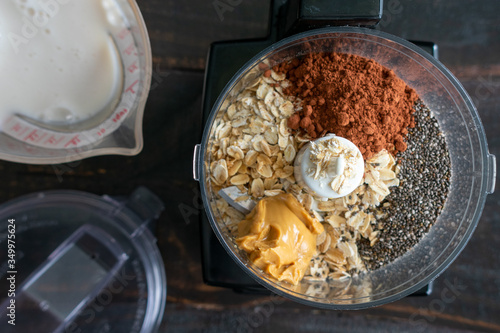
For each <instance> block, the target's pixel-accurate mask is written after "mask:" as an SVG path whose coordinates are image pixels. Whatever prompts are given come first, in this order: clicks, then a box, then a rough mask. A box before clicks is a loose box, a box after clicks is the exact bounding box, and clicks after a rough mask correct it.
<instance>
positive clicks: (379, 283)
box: [194, 27, 496, 309]
mask: <svg viewBox="0 0 500 333" xmlns="http://www.w3.org/2000/svg"><path fill="white" fill-rule="evenodd" d="M321 51H326V52H341V53H350V54H355V55H359V56H363V57H366V58H370V59H373V60H375V61H376V62H378V63H380V64H382V65H383V66H386V67H388V68H389V69H392V70H393V71H394V72H395V73H396V74H397V75H398V76H399V77H400V78H402V79H403V80H404V81H405V82H406V83H407V84H408V85H410V86H411V87H413V88H414V89H415V90H416V91H417V93H418V94H419V95H420V97H421V99H422V100H423V101H424V103H425V104H426V105H427V106H428V107H429V108H430V109H431V110H432V111H433V113H434V116H435V118H436V119H437V121H438V122H439V125H440V127H441V130H442V132H443V133H444V134H445V137H446V142H447V144H448V149H449V153H450V158H451V163H452V166H451V167H452V177H451V185H450V192H449V196H448V199H447V202H446V205H445V207H444V209H443V211H442V213H441V215H440V216H439V218H438V219H437V221H436V223H435V225H434V226H433V227H432V228H431V229H430V231H429V233H428V234H427V235H426V236H425V237H424V238H423V239H422V240H421V241H420V242H419V243H418V244H417V245H416V246H415V247H414V248H413V249H412V250H410V251H409V252H408V253H406V254H405V255H404V256H402V257H401V258H399V259H398V260H396V261H394V262H393V263H391V264H389V265H387V266H385V267H382V268H380V269H377V270H375V271H371V272H367V273H364V274H360V275H359V276H355V277H353V278H352V279H345V280H342V281H338V280H332V281H328V282H310V281H304V280H303V281H302V282H301V283H300V284H299V285H298V286H292V285H289V284H287V283H284V282H279V281H277V280H276V279H274V278H272V277H270V276H269V275H267V274H265V273H264V272H262V271H261V270H260V269H258V268H257V267H256V266H254V265H253V264H252V263H251V262H249V260H248V258H247V255H246V253H244V252H243V251H241V250H239V249H238V246H237V245H236V242H235V240H234V238H233V237H232V236H231V235H230V233H229V231H228V227H227V226H226V225H225V224H224V222H223V221H222V219H221V218H220V216H219V213H218V212H217V211H216V210H215V209H213V207H214V205H213V204H212V203H213V202H214V199H215V196H216V193H214V191H212V188H211V185H210V182H209V177H210V174H209V170H208V167H209V165H210V163H211V162H212V161H211V160H210V154H209V152H210V149H211V147H212V144H213V140H212V139H213V137H214V132H215V126H214V125H213V124H214V122H215V121H216V120H217V119H219V118H221V117H222V116H223V115H224V113H225V112H226V108H227V106H228V105H230V104H231V100H232V99H233V98H234V97H235V96H236V95H237V94H238V93H239V92H240V91H242V89H243V88H244V85H245V84H246V82H251V81H252V78H253V77H256V76H258V75H260V74H261V73H262V70H261V69H259V64H261V63H262V62H263V61H268V62H270V63H271V64H273V65H274V64H279V63H280V62H284V61H288V60H290V59H293V58H295V57H298V56H301V55H305V54H308V53H311V52H321ZM194 172H195V178H198V179H199V181H200V185H201V190H202V194H203V195H202V196H203V200H204V205H205V210H206V212H207V215H208V218H209V221H210V223H211V226H212V228H213V230H214V232H215V234H216V235H217V237H218V238H219V240H220V242H221V243H222V245H223V246H224V248H225V249H226V251H227V252H228V253H229V255H230V256H231V257H232V258H233V259H234V260H235V261H236V262H237V263H238V264H239V266H240V267H241V268H242V269H243V270H244V271H245V272H247V273H248V274H249V275H250V276H252V277H253V278H254V279H255V280H256V281H257V282H259V283H260V284H262V285H263V286H265V287H266V288H268V289H270V290H271V291H273V292H275V293H277V294H279V295H282V296H285V297H288V298H290V299H292V300H295V301H297V302H300V303H303V304H307V305H312V306H317V307H322V308H330V309H360V308H366V307H371V306H377V305H381V304H384V303H388V302H392V301H395V300H397V299H399V298H402V297H404V296H406V295H409V294H411V293H413V292H415V291H416V290H418V289H420V288H422V287H423V286H425V285H426V284H428V283H429V282H430V281H432V280H433V279H434V278H436V276H438V275H439V274H440V273H442V272H443V271H444V270H445V269H446V268H447V267H448V266H449V265H450V264H451V262H452V261H453V260H454V259H455V258H456V257H457V255H458V254H459V253H460V251H462V249H463V248H464V246H465V245H466V243H467V241H468V240H469V238H470V237H471V235H472V232H473V231H474V229H475V227H476V225H477V223H478V221H479V218H480V216H481V212H482V210H483V207H484V203H485V200H486V196H487V194H489V193H492V192H493V190H494V187H495V184H494V182H495V172H496V166H495V157H494V156H493V155H491V154H489V153H488V147H487V142H486V137H485V134H484V129H483V126H482V124H481V121H480V119H479V116H478V113H477V111H476V108H475V107H474V105H473V103H472V101H471V98H470V97H469V96H468V95H467V93H466V92H465V90H464V88H463V87H462V85H461V84H460V83H459V82H458V80H457V79H456V78H455V77H454V76H453V75H452V74H451V73H450V72H449V70H447V69H446V68H445V67H444V66H443V65H442V64H441V63H440V62H439V61H437V60H436V59H435V58H433V57H431V56H430V55H428V54H427V53H426V52H424V51H423V50H421V49H420V48H418V47H416V46H415V45H413V44H411V43H409V42H407V41H405V40H403V39H401V38H398V37H395V36H392V35H389V34H386V33H382V32H379V31H375V30H369V29H363V28H349V27H342V28H324V29H318V30H313V31H309V32H305V33H302V34H299V35H295V36H292V37H289V38H287V39H284V40H282V41H280V42H278V43H276V44H274V45H273V46H271V47H270V48H268V49H266V50H264V51H262V52H261V53H260V54H258V55H257V56H256V57H254V58H253V59H252V60H251V61H249V62H248V63H247V64H246V65H245V66H244V67H243V68H241V69H240V71H239V72H238V73H237V74H236V75H235V76H234V77H233V79H232V80H231V81H230V82H229V83H228V84H227V86H226V88H225V90H224V91H223V93H222V94H221V95H220V96H219V99H218V100H217V102H216V104H215V105H214V108H213V110H212V112H211V114H210V117H209V119H208V121H207V124H206V127H205V130H204V134H203V141H202V143H201V146H198V147H197V149H196V150H195V163H194Z"/></svg>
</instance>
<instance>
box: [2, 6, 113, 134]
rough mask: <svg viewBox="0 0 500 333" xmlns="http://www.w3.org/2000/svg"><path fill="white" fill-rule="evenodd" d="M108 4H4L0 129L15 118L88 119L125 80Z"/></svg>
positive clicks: (110, 97)
mask: <svg viewBox="0 0 500 333" xmlns="http://www.w3.org/2000/svg"><path fill="white" fill-rule="evenodd" d="M109 6H110V3H109V0H2V1H0V73H1V76H0V91H1V98H0V128H1V124H2V123H3V122H4V121H5V120H6V118H8V117H9V116H10V115H12V114H20V115H24V116H26V117H29V118H32V119H35V120H38V121H42V122H46V123H51V122H58V123H61V122H62V123H67V124H71V123H75V122H78V121H82V120H85V119H88V118H90V117H92V116H94V115H96V114H97V113H99V112H100V111H102V110H103V109H105V108H106V107H107V105H108V104H109V103H110V102H111V101H112V100H114V98H115V97H116V94H117V93H118V88H119V87H120V84H121V80H122V72H121V68H120V55H119V54H118V53H117V51H116V49H115V46H114V45H113V42H112V39H111V37H110V31H112V30H113V29H115V27H114V25H113V23H112V22H110V20H109V18H108V17H113V16H112V15H111V16H110V15H109V13H110V9H109Z"/></svg>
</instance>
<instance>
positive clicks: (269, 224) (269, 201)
mask: <svg viewBox="0 0 500 333" xmlns="http://www.w3.org/2000/svg"><path fill="white" fill-rule="evenodd" d="M238 232H239V238H238V239H237V240H236V241H237V243H238V245H239V246H240V247H241V248H242V249H243V250H244V251H245V252H247V253H248V254H249V258H250V260H251V261H252V262H253V263H254V264H255V265H257V267H259V268H260V269H262V270H263V271H265V272H266V273H268V274H270V275H272V276H273V277H275V278H276V279H278V280H279V281H286V282H289V283H292V284H294V285H295V284H297V283H298V282H299V281H300V280H301V279H302V277H303V276H304V273H305V271H306V269H307V267H308V266H309V262H310V260H311V258H312V256H313V255H314V253H315V251H316V236H317V235H319V234H320V233H322V232H323V226H322V225H321V223H319V222H318V221H317V220H315V219H313V218H312V217H311V216H310V215H309V214H308V213H307V211H306V210H305V209H304V207H302V205H301V204H300V203H299V202H298V201H297V199H295V197H294V196H293V195H291V194H279V195H277V196H274V197H267V198H264V199H262V200H260V201H259V202H258V203H257V206H256V207H255V208H254V209H253V210H252V211H251V212H250V214H248V215H247V216H246V218H245V219H244V220H243V221H241V222H240V223H239V225H238Z"/></svg>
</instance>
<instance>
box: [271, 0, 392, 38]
mask: <svg viewBox="0 0 500 333" xmlns="http://www.w3.org/2000/svg"><path fill="white" fill-rule="evenodd" d="M383 2H384V1H383V0H355V1H352V0H289V1H288V2H287V3H286V4H285V5H283V8H282V9H281V10H282V13H281V15H280V16H281V19H280V21H281V24H279V25H278V26H279V27H281V31H280V33H279V35H280V37H281V38H283V37H286V36H290V35H293V34H296V33H299V32H303V31H307V30H311V29H316V28H324V27H327V26H346V25H350V26H362V27H374V26H376V25H377V24H378V22H379V21H380V20H381V19H382V8H383Z"/></svg>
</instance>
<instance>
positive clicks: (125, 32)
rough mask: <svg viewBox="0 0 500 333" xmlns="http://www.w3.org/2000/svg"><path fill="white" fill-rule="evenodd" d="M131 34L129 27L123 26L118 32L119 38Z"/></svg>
mask: <svg viewBox="0 0 500 333" xmlns="http://www.w3.org/2000/svg"><path fill="white" fill-rule="evenodd" d="M129 34H130V31H129V30H128V29H127V28H123V29H122V30H121V31H120V32H119V33H118V38H120V39H124V38H125V37H127V36H128V35H129Z"/></svg>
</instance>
